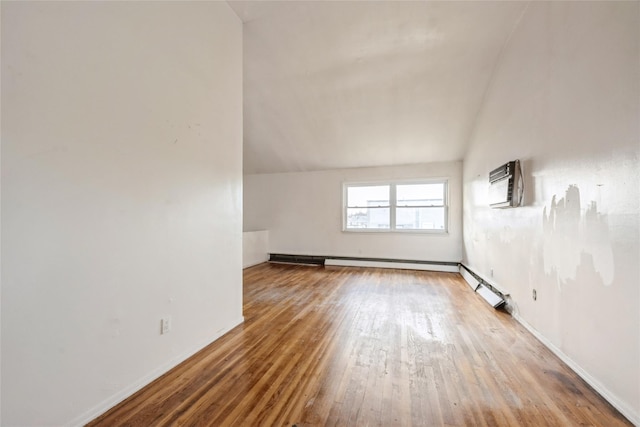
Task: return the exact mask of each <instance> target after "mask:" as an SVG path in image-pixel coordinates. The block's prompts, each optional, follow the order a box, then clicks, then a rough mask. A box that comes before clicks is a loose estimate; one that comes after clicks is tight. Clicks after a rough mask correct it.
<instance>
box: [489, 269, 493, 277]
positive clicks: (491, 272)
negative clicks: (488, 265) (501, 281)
mask: <svg viewBox="0 0 640 427" xmlns="http://www.w3.org/2000/svg"><path fill="white" fill-rule="evenodd" d="M489 274H491V277H493V268H492V269H491V271H490V272H489Z"/></svg>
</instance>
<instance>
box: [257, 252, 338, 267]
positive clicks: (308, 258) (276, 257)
mask: <svg viewBox="0 0 640 427" xmlns="http://www.w3.org/2000/svg"><path fill="white" fill-rule="evenodd" d="M326 259H327V258H326V257H323V256H312V255H290V254H269V262H281V263H286V264H305V265H322V266H323V265H324V263H325V260H326Z"/></svg>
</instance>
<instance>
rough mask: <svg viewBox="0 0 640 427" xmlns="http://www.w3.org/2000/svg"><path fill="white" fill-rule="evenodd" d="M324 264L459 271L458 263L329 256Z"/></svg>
mask: <svg viewBox="0 0 640 427" xmlns="http://www.w3.org/2000/svg"><path fill="white" fill-rule="evenodd" d="M324 265H328V266H331V265H334V266H341V267H375V268H399V269H401V270H423V271H441V272H446V273H457V272H458V271H459V270H458V266H457V265H441V264H418V263H410V262H384V261H363V260H351V259H348V260H347V259H330V258H327V260H326V261H325V263H324Z"/></svg>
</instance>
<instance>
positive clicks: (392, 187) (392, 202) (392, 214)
mask: <svg viewBox="0 0 640 427" xmlns="http://www.w3.org/2000/svg"><path fill="white" fill-rule="evenodd" d="M407 184H408V185H411V184H413V185H416V184H443V185H444V190H443V193H444V194H443V198H444V200H443V205H442V206H439V205H438V206H411V207H416V208H421V207H425V208H439V207H442V208H444V229H443V230H423V229H416V228H410V229H407V228H396V209H397V208H398V206H396V205H397V200H396V186H398V185H407ZM381 185H388V186H389V228H347V209H348V208H349V206H347V190H348V188H349V187H368V186H381ZM384 207H386V206H384ZM401 207H402V206H401ZM342 231H343V232H345V233H410V234H411V233H417V234H448V233H449V179H448V178H427V179H412V180H393V181H361V182H344V183H342Z"/></svg>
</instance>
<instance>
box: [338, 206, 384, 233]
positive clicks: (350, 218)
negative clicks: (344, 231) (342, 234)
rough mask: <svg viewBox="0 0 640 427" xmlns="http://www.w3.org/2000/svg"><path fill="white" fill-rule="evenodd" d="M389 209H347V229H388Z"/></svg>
mask: <svg viewBox="0 0 640 427" xmlns="http://www.w3.org/2000/svg"><path fill="white" fill-rule="evenodd" d="M389 218H390V216H389V208H347V228H368V229H371V228H374V229H375V228H377V229H389V228H390V227H389V224H390V221H389Z"/></svg>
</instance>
